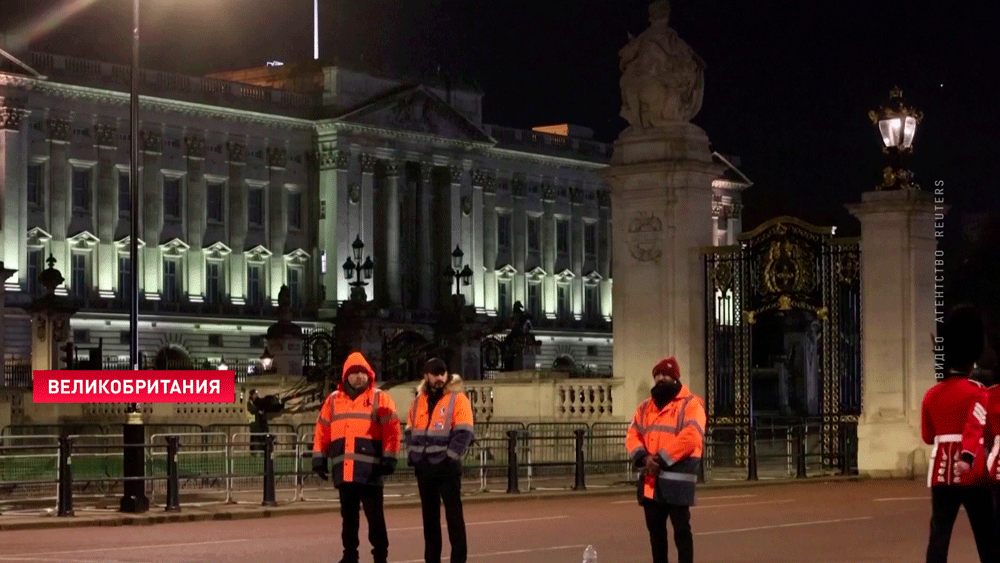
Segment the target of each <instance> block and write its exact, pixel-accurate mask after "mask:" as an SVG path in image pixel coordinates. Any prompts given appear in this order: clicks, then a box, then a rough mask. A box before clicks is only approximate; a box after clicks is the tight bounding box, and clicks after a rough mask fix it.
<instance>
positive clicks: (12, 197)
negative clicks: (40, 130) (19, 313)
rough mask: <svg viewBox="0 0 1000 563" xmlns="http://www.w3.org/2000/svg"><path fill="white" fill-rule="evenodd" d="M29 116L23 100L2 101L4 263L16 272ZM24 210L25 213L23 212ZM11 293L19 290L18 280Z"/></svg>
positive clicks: (0, 251)
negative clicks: (24, 128)
mask: <svg viewBox="0 0 1000 563" xmlns="http://www.w3.org/2000/svg"><path fill="white" fill-rule="evenodd" d="M25 115H26V112H25V110H24V102H23V100H14V99H11V98H2V97H0V209H2V212H0V263H6V264H7V265H8V266H10V267H12V268H17V267H18V266H19V264H20V263H21V254H22V251H21V247H22V243H21V237H23V236H24V233H26V232H27V231H28V229H27V225H26V224H25V221H26V220H27V190H25V189H23V188H22V186H25V185H26V182H25V181H24V179H23V178H24V170H26V168H27V163H26V162H25V161H24V158H23V155H24V136H23V135H21V121H22V119H23V117H24V116H25ZM22 206H23V207H24V208H25V212H24V213H22V212H21V209H22ZM7 241H10V244H7ZM11 272H12V273H13V272H14V271H13V270H11ZM7 277H9V276H7ZM7 277H4V278H3V279H0V285H6V283H7ZM9 289H10V290H14V291H16V290H17V289H18V283H17V278H15V279H14V282H13V283H12V284H11V286H10V287H9ZM0 307H2V304H0ZM0 332H3V331H2V330H0ZM2 352H3V350H2V347H0V353H2ZM2 358H3V356H0V359H2Z"/></svg>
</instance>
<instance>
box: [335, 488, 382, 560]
mask: <svg viewBox="0 0 1000 563" xmlns="http://www.w3.org/2000/svg"><path fill="white" fill-rule="evenodd" d="M337 489H338V491H339V492H340V516H341V518H342V519H343V528H342V530H341V535H340V537H341V540H342V541H343V542H344V559H343V561H344V562H345V563H357V561H358V557H359V555H358V546H359V545H360V541H359V540H358V532H359V530H360V528H361V506H362V505H364V507H365V518H367V519H368V541H370V542H371V544H372V555H373V556H374V557H375V563H388V561H389V535H388V532H386V529H385V513H384V512H383V500H384V498H383V495H382V492H383V491H382V487H377V486H375V485H361V484H357V483H344V484H342V485H340V486H339V487H337Z"/></svg>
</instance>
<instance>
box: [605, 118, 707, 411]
mask: <svg viewBox="0 0 1000 563" xmlns="http://www.w3.org/2000/svg"><path fill="white" fill-rule="evenodd" d="M721 173H722V170H721V167H720V166H719V165H717V164H715V163H713V161H712V154H711V152H710V150H709V141H708V136H707V135H706V134H705V132H704V131H702V130H701V129H700V128H698V127H696V126H694V125H691V124H690V123H676V124H672V125H669V126H661V127H658V128H656V129H652V130H645V131H642V132H638V131H634V130H627V131H626V132H625V133H623V134H622V136H621V137H620V138H619V139H618V141H617V142H616V143H615V153H614V158H613V160H612V164H611V166H610V167H609V168H607V169H606V170H605V174H606V175H607V177H608V179H609V180H610V183H611V209H612V212H611V213H612V236H611V239H612V241H613V244H614V247H613V249H612V259H613V260H614V266H613V267H614V275H615V282H614V286H613V298H612V302H613V303H614V310H613V330H614V343H615V345H614V351H613V365H614V372H615V377H617V378H621V379H624V380H625V381H624V386H623V387H622V393H621V395H620V396H615V397H613V409H614V412H615V414H616V416H618V417H622V418H629V417H631V416H632V414H633V413H634V412H635V409H636V407H637V406H638V404H639V402H641V401H643V400H645V399H646V398H647V397H648V396H649V388H650V387H652V385H653V379H652V375H651V373H652V369H653V366H654V365H656V363H657V362H658V361H659V360H660V359H662V358H663V357H665V356H675V357H676V358H677V361H678V362H679V364H680V368H681V378H682V381H683V383H684V384H685V385H687V386H688V387H689V388H690V389H691V390H692V391H693V392H694V393H696V394H698V395H700V396H704V392H705V349H704V346H705V343H704V340H705V339H704V324H705V323H704V298H705V297H704V268H703V266H702V264H701V254H700V252H701V250H702V249H703V248H705V247H708V246H711V244H712V233H713V230H712V229H713V225H712V214H711V209H712V180H713V179H715V178H717V177H718V176H719V175H720V174H721Z"/></svg>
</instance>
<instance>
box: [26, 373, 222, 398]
mask: <svg viewBox="0 0 1000 563" xmlns="http://www.w3.org/2000/svg"><path fill="white" fill-rule="evenodd" d="M33 379H34V382H33V387H34V392H33V399H34V402H35V403H223V404H232V403H234V402H235V401H236V372H235V371H233V370H225V371H224V370H205V371H132V370H122V371H111V370H108V371H83V370H81V371H76V370H39V371H35V372H34V378H33Z"/></svg>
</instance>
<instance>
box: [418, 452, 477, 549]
mask: <svg viewBox="0 0 1000 563" xmlns="http://www.w3.org/2000/svg"><path fill="white" fill-rule="evenodd" d="M414 469H415V472H416V474H417V488H418V489H419V491H420V507H421V509H422V512H423V520H424V561H425V563H441V548H442V538H441V504H442V502H443V503H444V517H445V521H446V522H447V523H448V540H449V541H450V542H451V563H466V559H467V558H468V556H469V548H468V545H467V544H466V541H465V516H464V514H463V513H462V467H461V466H460V465H458V464H454V465H417V466H416V467H415V468H414Z"/></svg>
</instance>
